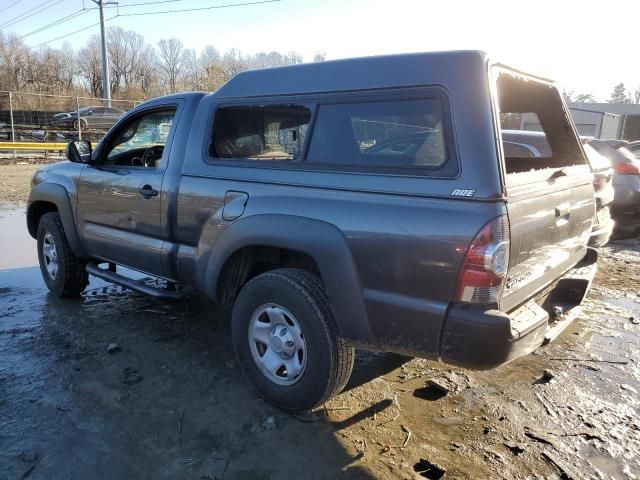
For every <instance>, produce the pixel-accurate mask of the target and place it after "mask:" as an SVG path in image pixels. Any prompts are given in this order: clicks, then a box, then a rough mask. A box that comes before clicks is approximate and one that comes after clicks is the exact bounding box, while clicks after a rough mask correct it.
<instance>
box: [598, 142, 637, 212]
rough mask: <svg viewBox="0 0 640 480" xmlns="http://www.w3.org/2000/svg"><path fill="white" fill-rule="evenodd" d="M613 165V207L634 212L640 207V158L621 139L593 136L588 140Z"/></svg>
mask: <svg viewBox="0 0 640 480" xmlns="http://www.w3.org/2000/svg"><path fill="white" fill-rule="evenodd" d="M588 144H589V145H591V146H592V147H593V148H594V149H595V150H597V151H598V153H600V154H601V155H602V156H604V157H605V158H606V159H607V160H609V161H610V162H611V166H612V167H613V170H614V174H613V188H614V190H615V198H614V200H613V207H614V209H615V210H617V211H626V212H633V211H636V210H638V208H640V160H639V159H638V158H637V157H636V156H635V155H634V154H633V153H632V152H631V151H629V149H628V148H627V143H626V142H622V141H620V140H602V139H599V138H592V139H590V140H589V141H588Z"/></svg>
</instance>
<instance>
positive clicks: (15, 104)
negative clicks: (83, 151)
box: [0, 92, 139, 154]
mask: <svg viewBox="0 0 640 480" xmlns="http://www.w3.org/2000/svg"><path fill="white" fill-rule="evenodd" d="M138 103H139V102H135V101H130V100H109V101H108V100H106V99H102V98H91V97H69V96H57V95H40V94H33V93H16V92H0V149H1V148H2V146H1V143H2V142H29V143H31V142H34V143H44V142H55V143H66V142H69V141H71V140H78V139H83V140H89V141H91V142H98V141H99V140H100V139H101V138H102V137H103V136H104V134H105V133H106V132H107V131H108V130H109V129H110V128H111V126H112V125H113V124H114V123H115V122H117V121H118V119H119V118H120V117H121V116H122V115H124V113H125V112H126V111H127V110H129V109H131V108H133V107H134V106H135V105H136V104H138ZM34 146H35V145H34ZM34 152H36V151H35V150H34V151H33V152H31V153H32V154H33V153H34ZM6 153H8V152H7V151H6V150H0V154H6Z"/></svg>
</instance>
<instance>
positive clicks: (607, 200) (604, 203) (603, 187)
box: [502, 130, 615, 247]
mask: <svg viewBox="0 0 640 480" xmlns="http://www.w3.org/2000/svg"><path fill="white" fill-rule="evenodd" d="M588 140H589V139H583V148H584V151H585V153H586V155H587V160H588V162H589V165H590V166H591V170H592V171H593V188H594V191H595V197H596V215H595V218H594V222H593V229H592V230H591V235H590V237H589V245H591V246H593V247H602V246H604V245H606V244H607V243H608V242H609V239H610V238H611V234H612V232H613V227H614V225H615V222H614V221H613V220H612V218H611V203H612V202H613V200H614V189H613V181H612V180H613V169H612V167H611V163H610V162H609V161H608V160H607V159H606V158H605V157H603V156H602V155H600V154H599V153H598V152H597V151H596V150H595V149H594V148H593V147H591V146H590V145H588V144H586V143H585V142H587V141H588ZM502 144H503V147H504V152H505V156H507V157H520V158H526V157H539V158H547V157H549V156H550V155H551V147H550V146H549V143H548V142H547V136H546V135H545V134H544V133H543V132H532V131H527V130H503V131H502Z"/></svg>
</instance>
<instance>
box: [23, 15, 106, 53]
mask: <svg viewBox="0 0 640 480" xmlns="http://www.w3.org/2000/svg"><path fill="white" fill-rule="evenodd" d="M117 16H118V15H114V16H113V17H111V18H107V20H113V19H114V18H116V17H117ZM98 25H100V23H94V24H92V25H89V26H86V27H83V28H80V29H78V30H74V31H73V32H69V33H67V34H65V35H61V36H59V37H57V38H52V39H51V40H47V41H46V42H42V43H40V44H38V45H35V46H33V47H29V48H28V49H29V50H33V49H34V48H38V47H41V46H43V45H47V44H49V43H51V42H55V41H57V40H62V39H63V38H67V37H70V36H71V35H75V34H76V33H80V32H84V31H85V30H89V29H90V28H93V27H97V26H98Z"/></svg>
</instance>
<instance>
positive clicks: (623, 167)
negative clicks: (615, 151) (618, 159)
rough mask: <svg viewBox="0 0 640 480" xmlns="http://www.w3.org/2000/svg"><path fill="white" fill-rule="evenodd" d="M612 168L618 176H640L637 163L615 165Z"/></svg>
mask: <svg viewBox="0 0 640 480" xmlns="http://www.w3.org/2000/svg"><path fill="white" fill-rule="evenodd" d="M613 168H614V169H615V171H616V172H618V173H619V174H620V175H640V164H638V162H629V163H616V164H614V165H613Z"/></svg>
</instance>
